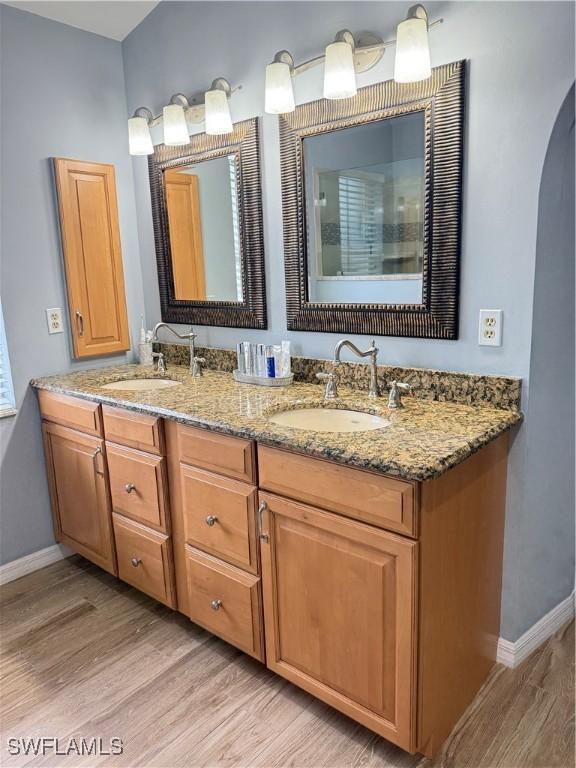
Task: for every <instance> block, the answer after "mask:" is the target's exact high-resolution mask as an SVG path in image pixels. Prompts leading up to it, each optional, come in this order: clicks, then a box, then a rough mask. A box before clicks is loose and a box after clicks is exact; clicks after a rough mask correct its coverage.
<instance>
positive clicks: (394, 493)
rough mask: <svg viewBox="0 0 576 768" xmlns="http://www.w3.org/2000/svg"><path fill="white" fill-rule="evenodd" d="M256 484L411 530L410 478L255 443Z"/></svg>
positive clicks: (413, 488)
mask: <svg viewBox="0 0 576 768" xmlns="http://www.w3.org/2000/svg"><path fill="white" fill-rule="evenodd" d="M258 471H259V476H260V482H259V484H260V488H262V489H263V490H266V491H272V492H274V493H278V494H280V495H281V496H287V497H289V498H291V499H296V500H298V501H305V502H307V503H309V504H314V505H315V506H317V507H322V508H323V509H327V510H329V511H331V512H338V513H340V514H341V515H346V516H347V517H352V518H355V519H357V520H363V521H365V522H368V523H372V524H373V525H377V526H379V527H381V528H386V529H388V530H391V531H397V532H398V533H404V534H406V535H408V536H416V535H417V530H418V529H417V514H416V511H417V510H416V497H417V485H416V484H415V483H409V482H404V481H402V480H395V479H393V478H390V477H385V476H383V475H378V474H376V473H374V472H366V471H365V470H362V469H352V468H350V467H345V466H342V465H341V464H335V463H333V462H331V461H324V460H323V459H311V458H309V457H307V456H300V455H298V454H295V453H289V452H288V451H282V450H278V449H276V448H268V447H266V446H258Z"/></svg>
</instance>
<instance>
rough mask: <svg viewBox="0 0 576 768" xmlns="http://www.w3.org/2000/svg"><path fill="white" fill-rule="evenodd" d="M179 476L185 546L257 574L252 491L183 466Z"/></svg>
mask: <svg viewBox="0 0 576 768" xmlns="http://www.w3.org/2000/svg"><path fill="white" fill-rule="evenodd" d="M180 477H181V481H182V507H183V511H184V535H185V539H186V543H187V544H191V545H192V546H194V547H198V548H199V549H203V550H204V551H206V552H209V553H210V554H212V555H216V556H217V557H221V558H222V559H223V560H226V561H227V562H229V563H232V564H233V565H237V566H239V567H240V568H246V569H247V570H249V571H252V572H253V573H257V571H258V563H257V548H256V505H257V491H256V488H255V487H254V486H252V485H247V484H246V483H241V482H239V481H238V480H230V479H229V478H227V477H222V476H219V475H214V474H212V473H211V472H205V471H204V470H202V469H194V468H193V467H189V466H187V465H186V464H181V466H180Z"/></svg>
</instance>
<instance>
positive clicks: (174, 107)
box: [162, 104, 190, 147]
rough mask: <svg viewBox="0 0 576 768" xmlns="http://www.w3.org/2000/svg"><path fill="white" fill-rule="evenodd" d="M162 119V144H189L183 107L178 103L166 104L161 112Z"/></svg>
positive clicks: (176, 145)
mask: <svg viewBox="0 0 576 768" xmlns="http://www.w3.org/2000/svg"><path fill="white" fill-rule="evenodd" d="M162 117H163V119H164V144H166V146H167V147H181V146H182V145H183V144H190V134H189V133H188V125H187V124H186V115H185V114H184V108H183V107H182V106H181V105H180V104H168V106H167V107H164V110H163V112H162Z"/></svg>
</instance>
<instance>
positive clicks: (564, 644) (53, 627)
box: [0, 558, 574, 768]
mask: <svg viewBox="0 0 576 768" xmlns="http://www.w3.org/2000/svg"><path fill="white" fill-rule="evenodd" d="M0 606H1V616H0V632H1V634H0V646H1V654H0V674H1V678H0V679H1V690H0V696H1V701H0V716H1V727H2V735H1V743H0V765H2V766H25V765H30V766H34V768H36V766H58V767H60V766H62V768H68V767H69V768H76V766H82V767H84V766H114V767H116V766H131V767H132V768H134V767H136V766H137V767H138V768H140V766H151V767H152V768H164V767H166V768H177V767H178V766H183V767H184V766H186V768H200V766H218V767H219V768H220V767H222V768H234V767H241V768H253V767H254V768H273V767H278V768H280V767H281V766H282V768H285V767H286V766H291V768H299V767H300V766H301V767H302V768H320V767H321V766H324V767H326V768H328V767H330V768H352V767H357V768H440V767H442V768H555V767H556V766H558V767H559V768H572V766H573V765H574V625H573V623H572V624H570V625H567V626H566V627H564V628H563V629H562V630H560V631H559V632H558V633H557V634H556V635H555V636H554V637H553V638H551V639H550V640H549V641H548V642H547V643H546V644H545V645H544V646H542V647H541V648H540V649H538V650H537V651H536V652H535V653H534V654H533V655H532V656H531V658H530V659H528V660H527V661H526V662H525V663H524V664H523V665H522V666H521V667H519V668H518V669H516V670H510V669H506V668H504V667H500V666H498V667H496V668H495V670H494V672H493V673H492V675H491V677H490V678H489V680H488V681H487V683H486V685H485V686H484V688H483V689H482V691H481V692H480V694H479V695H478V697H477V698H476V700H475V701H474V702H473V704H472V706H471V707H470V709H469V710H468V712H466V714H465V715H464V717H463V718H462V720H461V722H460V723H459V724H458V726H457V727H456V728H455V730H454V732H453V734H452V736H451V737H450V739H449V740H448V742H447V743H446V745H445V747H444V750H443V751H442V753H441V754H440V755H439V756H438V757H437V758H436V759H435V760H434V761H430V760H426V759H424V758H422V757H420V756H418V755H415V756H411V755H408V754H406V753H404V752H402V751H401V750H400V749H397V748H396V747H394V746H392V745H391V744H389V743H388V742H386V741H384V740H383V739H380V738H379V737H378V736H376V735H375V734H373V733H371V732H370V731H368V730H366V729H365V728H363V727H362V726H360V725H358V724H356V723H354V722H353V721H352V720H349V719H348V718H346V717H344V716H343V715H340V714H339V713H337V712H336V711H334V710H332V709H331V708H330V707H327V706H325V705H324V704H322V703H320V702H319V701H317V700H315V699H313V698H312V697H311V696H309V695H308V694H306V693H304V692H303V691H300V690H299V689H298V688H295V687H294V686H292V685H291V684H289V683H287V682H285V681H284V680H282V679H281V678H279V677H276V676H275V675H273V674H272V673H270V672H269V671H268V670H267V669H266V668H265V667H263V666H262V665H261V664H259V663H258V662H256V661H254V660H253V659H250V658H249V657H247V656H245V655H244V654H242V653H240V652H238V651H236V650H235V649H234V648H232V647H231V646H229V645H227V644H226V643H224V642H222V641H220V640H218V639H217V638H214V637H212V636H211V635H209V634H208V633H206V632H204V631H203V630H201V629H199V628H198V627H196V626H194V625H193V624H191V623H190V622H189V621H188V620H187V619H185V618H184V617H183V616H181V615H180V614H178V613H175V612H173V611H170V610H169V609H168V608H164V607H163V606H161V605H159V604H157V603H155V602H154V601H153V600H150V599H148V598H147V597H145V596H144V595H142V594H140V593H139V592H137V591H136V590H133V589H131V588H130V587H128V586H127V585H125V584H123V583H122V582H120V581H118V580H117V579H114V578H113V577H112V576H109V575H108V574H106V573H104V572H103V571H101V570H100V569H98V568H96V567H94V566H92V565H90V564H89V563H87V562H86V561H85V560H82V559H81V558H71V559H69V560H65V561H63V562H60V563H55V564H54V565H52V566H49V567H48V568H44V569H43V570H41V571H37V572H36V573H33V574H30V575H29V576H26V577H24V578H22V579H19V580H18V581H15V582H12V583H10V584H8V585H6V586H5V587H3V589H2V595H1V600H0ZM33 737H35V738H38V737H55V738H58V739H59V740H60V742H59V745H58V746H59V748H60V751H66V750H69V748H70V744H71V743H72V742H71V739H76V742H74V743H76V744H80V740H81V739H82V738H84V739H86V740H88V743H90V739H94V738H95V739H101V742H100V744H101V745H102V746H103V747H104V748H106V747H109V746H110V743H111V742H110V740H111V739H113V738H118V739H121V740H122V743H123V753H122V754H121V755H113V754H112V755H106V754H92V755H84V756H81V757H80V756H78V755H77V754H75V753H74V752H73V751H72V753H70V754H67V755H56V754H54V751H53V750H51V751H48V752H47V753H46V754H44V755H38V756H34V755H33V754H32V753H29V754H28V755H23V754H19V755H12V754H10V751H11V749H10V744H11V743H12V745H14V742H9V739H18V738H27V739H30V738H33ZM12 751H14V746H13V747H12ZM101 751H102V750H100V752H101ZM104 751H106V750H104Z"/></svg>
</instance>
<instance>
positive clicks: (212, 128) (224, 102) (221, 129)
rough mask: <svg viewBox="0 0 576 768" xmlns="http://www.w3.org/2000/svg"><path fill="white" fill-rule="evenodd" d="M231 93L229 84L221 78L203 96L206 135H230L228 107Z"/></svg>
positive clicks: (230, 116)
mask: <svg viewBox="0 0 576 768" xmlns="http://www.w3.org/2000/svg"><path fill="white" fill-rule="evenodd" d="M231 93H232V89H231V88H230V83H229V82H228V81H227V80H225V79H224V78H223V77H217V78H216V80H214V81H213V83H212V86H211V88H210V90H209V91H206V93H205V94H204V104H205V106H206V133H207V134H208V135H209V136H221V135H222V134H225V133H232V130H233V128H232V115H231V114H230V106H229V105H228V99H229V98H230V95H231Z"/></svg>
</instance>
